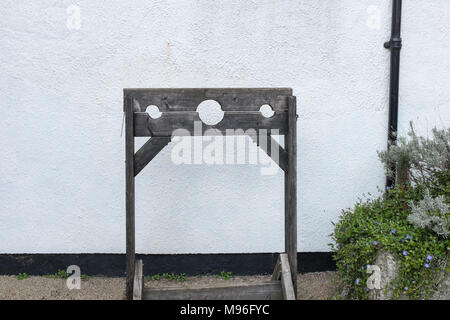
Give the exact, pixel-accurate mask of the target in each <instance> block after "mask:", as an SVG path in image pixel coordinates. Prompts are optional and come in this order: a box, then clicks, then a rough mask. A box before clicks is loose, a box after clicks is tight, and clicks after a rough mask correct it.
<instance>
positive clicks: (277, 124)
mask: <svg viewBox="0 0 450 320" xmlns="http://www.w3.org/2000/svg"><path fill="white" fill-rule="evenodd" d="M287 118H288V114H287V112H276V113H275V114H274V115H273V116H272V117H271V118H266V117H264V116H263V115H262V114H261V112H259V111H248V112H239V111H229V112H225V113H224V117H223V119H222V121H220V122H219V123H218V124H216V125H211V126H210V125H206V124H204V123H203V122H202V121H201V120H200V117H199V115H198V113H197V112H196V111H193V112H163V113H162V114H161V117H160V118H158V119H152V118H151V117H150V116H149V115H148V113H146V112H137V113H135V114H134V121H135V129H134V135H135V136H136V137H150V136H152V137H171V136H172V135H194V133H195V132H194V122H195V121H198V123H200V124H202V127H201V128H202V130H201V132H199V134H200V135H205V131H206V130H211V129H212V130H216V131H217V132H218V133H220V134H222V135H225V134H226V130H227V129H231V130H233V129H242V130H244V131H246V130H248V129H255V130H259V129H266V130H269V129H276V130H278V133H277V134H281V135H282V134H285V133H287V128H288V126H287ZM177 129H183V131H184V132H182V131H180V130H178V131H177V133H175V130H177ZM269 133H270V132H269Z"/></svg>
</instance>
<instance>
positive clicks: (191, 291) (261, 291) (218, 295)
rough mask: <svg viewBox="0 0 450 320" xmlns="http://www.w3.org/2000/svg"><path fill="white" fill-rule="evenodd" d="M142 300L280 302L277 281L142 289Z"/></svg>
mask: <svg viewBox="0 0 450 320" xmlns="http://www.w3.org/2000/svg"><path fill="white" fill-rule="evenodd" d="M143 299H144V300H282V299H283V296H282V293H281V284H280V282H279V281H267V282H261V283H252V284H245V283H244V284H232V285H228V286H218V287H217V286H216V287H203V288H163V289H150V288H144V291H143Z"/></svg>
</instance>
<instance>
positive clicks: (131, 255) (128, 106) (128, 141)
mask: <svg viewBox="0 0 450 320" xmlns="http://www.w3.org/2000/svg"><path fill="white" fill-rule="evenodd" d="M124 103H125V106H124V107H125V108H124V109H125V110H124V111H125V162H126V169H125V174H126V243H127V258H126V259H127V261H126V268H127V269H126V274H127V282H126V297H127V299H128V300H131V299H133V282H134V263H135V245H134V242H135V238H134V106H133V99H132V98H127V97H126V98H125V101H124Z"/></svg>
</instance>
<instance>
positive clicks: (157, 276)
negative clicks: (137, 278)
mask: <svg viewBox="0 0 450 320" xmlns="http://www.w3.org/2000/svg"><path fill="white" fill-rule="evenodd" d="M159 279H161V276H160V275H159V273H157V274H154V275H153V276H152V280H159Z"/></svg>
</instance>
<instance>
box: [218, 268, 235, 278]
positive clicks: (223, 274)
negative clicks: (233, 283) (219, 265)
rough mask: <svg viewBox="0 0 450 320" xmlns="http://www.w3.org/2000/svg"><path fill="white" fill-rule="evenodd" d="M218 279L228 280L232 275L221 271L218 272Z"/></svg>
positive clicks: (229, 272)
mask: <svg viewBox="0 0 450 320" xmlns="http://www.w3.org/2000/svg"><path fill="white" fill-rule="evenodd" d="M220 277H221V278H222V279H223V280H230V279H231V278H232V277H233V275H232V273H231V271H228V272H226V271H224V270H222V271H220Z"/></svg>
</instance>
